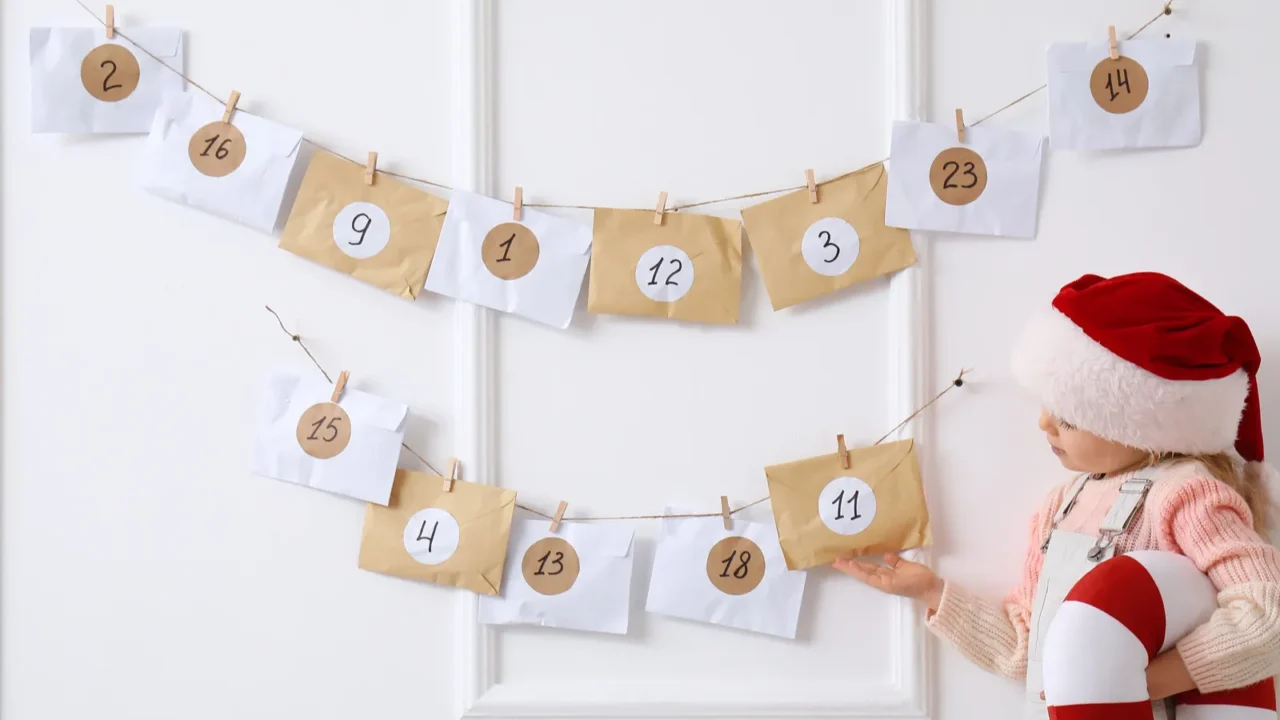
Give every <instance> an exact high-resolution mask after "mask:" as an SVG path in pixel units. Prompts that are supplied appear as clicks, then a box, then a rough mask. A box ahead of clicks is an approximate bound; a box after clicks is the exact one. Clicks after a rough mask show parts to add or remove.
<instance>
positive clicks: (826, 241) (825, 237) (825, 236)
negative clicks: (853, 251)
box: [818, 230, 840, 263]
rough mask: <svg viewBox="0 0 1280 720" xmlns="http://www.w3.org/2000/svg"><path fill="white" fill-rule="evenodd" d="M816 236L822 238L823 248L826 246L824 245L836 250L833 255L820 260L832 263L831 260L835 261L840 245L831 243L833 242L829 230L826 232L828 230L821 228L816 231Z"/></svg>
mask: <svg viewBox="0 0 1280 720" xmlns="http://www.w3.org/2000/svg"><path fill="white" fill-rule="evenodd" d="M818 237H820V238H822V247H824V248H826V247H829V248H834V249H835V251H836V254H835V255H832V256H831V257H829V258H826V259H825V260H823V261H822V262H824V263H833V262H835V261H836V258H838V257H840V246H839V245H837V244H835V243H833V242H831V233H830V232H828V231H826V230H823V231H822V232H820V233H818Z"/></svg>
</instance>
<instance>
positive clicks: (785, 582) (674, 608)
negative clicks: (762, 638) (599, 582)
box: [645, 507, 805, 639]
mask: <svg viewBox="0 0 1280 720" xmlns="http://www.w3.org/2000/svg"><path fill="white" fill-rule="evenodd" d="M689 512H691V511H689V510H681V509H678V508H672V507H668V508H667V509H666V510H665V511H664V513H665V514H682V513H689ZM732 523H733V530H731V531H730V530H725V529H724V522H723V521H722V520H721V519H720V518H718V517H714V518H666V519H664V520H663V521H662V539H661V541H659V543H658V550H657V554H656V555H655V556H654V558H653V576H652V577H651V578H650V580H649V597H648V600H647V601H646V602H645V610H647V611H648V612H652V613H659V614H662V615H670V616H672V617H679V618H686V619H689V620H700V621H702V622H707V623H711V624H713V625H725V626H728V627H733V628H738V629H740V630H750V631H752V632H758V633H765V634H767V635H777V636H779V637H785V638H789V639H795V636H796V624H797V623H798V622H799V620H800V602H801V599H802V598H803V596H804V581H805V573H804V571H803V570H788V569H787V563H786V560H784V559H783V557H782V547H781V546H780V545H779V544H778V533H777V530H775V529H774V527H773V525H765V524H762V523H755V522H747V521H745V520H739V519H737V518H734V519H733V520H732ZM735 538H736V539H735ZM743 538H745V540H746V541H747V542H743V541H742V540H741V539H743ZM722 542H724V543H727V544H728V546H724V545H721V544H720V543H722ZM744 550H745V551H747V552H749V553H750V556H745V557H744V555H743V554H742V553H743V551H744ZM757 551H758V553H759V555H758V556H757V554H756V553H757ZM761 557H763V559H764V567H763V569H762V570H763V572H762V573H761V568H759V566H758V565H756V562H757V561H758V560H759V559H760V558H761ZM739 574H741V575H742V582H745V583H746V584H745V585H743V586H741V587H734V583H735V580H736V576H738V575H739ZM713 577H714V578H715V580H716V581H718V582H722V583H724V584H725V586H726V587H728V589H729V590H730V591H732V592H726V591H724V590H721V589H720V588H718V587H717V586H716V585H715V584H713ZM757 583H758V584H757ZM744 590H745V592H743V591H744ZM733 593H741V594H733Z"/></svg>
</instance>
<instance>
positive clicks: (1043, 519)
mask: <svg viewBox="0 0 1280 720" xmlns="http://www.w3.org/2000/svg"><path fill="white" fill-rule="evenodd" d="M1140 476H1141V477H1146V478H1148V479H1150V480H1152V481H1153V482H1154V484H1153V485H1152V488H1151V492H1150V494H1149V495H1148V496H1147V501H1146V504H1145V506H1144V507H1143V510H1142V511H1141V513H1140V514H1139V516H1138V517H1137V518H1136V519H1135V520H1134V523H1133V525H1131V526H1130V529H1129V532H1127V533H1126V534H1125V535H1124V536H1122V537H1121V538H1120V539H1119V540H1118V541H1117V543H1116V545H1117V552H1121V553H1124V552H1130V551H1133V550H1166V551H1170V552H1176V553H1181V554H1183V555H1186V556H1187V557H1189V558H1191V559H1192V560H1193V561H1195V563H1196V565H1197V566H1198V567H1199V568H1200V569H1201V570H1203V571H1204V572H1205V573H1206V574H1207V575H1208V576H1209V579H1210V580H1212V581H1213V584H1214V586H1215V587H1216V588H1217V589H1218V604H1219V605H1220V609H1219V610H1218V611H1217V612H1215V613H1214V614H1213V616H1212V617H1211V618H1210V619H1209V622H1207V623H1206V624H1205V625H1203V626H1201V627H1200V628H1198V629H1197V630H1195V631H1193V632H1192V633H1191V634H1190V635H1188V636H1187V637H1185V638H1183V639H1182V640H1181V641H1180V642H1179V643H1178V650H1179V652H1180V653H1181V654H1182V658H1183V660H1184V661H1185V662H1186V664H1187V668H1188V669H1189V670H1190V671H1191V677H1192V679H1193V680H1194V681H1195V683H1196V686H1197V687H1198V688H1199V689H1200V690H1201V691H1203V692H1215V691H1218V690H1226V689H1230V688H1237V687H1243V686H1246V685H1252V684H1253V683H1255V682H1259V681H1261V680H1264V679H1266V678H1269V677H1272V676H1274V675H1276V674H1277V673H1280V551H1277V550H1276V548H1275V547H1273V546H1272V545H1270V544H1269V543H1267V542H1266V541H1265V540H1263V539H1262V538H1261V537H1259V536H1258V534H1257V533H1256V532H1254V530H1253V520H1252V517H1251V515H1250V513H1249V509H1248V507H1247V506H1246V505H1245V502H1244V499H1243V498H1241V497H1240V495H1239V494H1237V493H1236V492H1235V491H1233V490H1231V489H1230V488H1229V487H1227V486H1226V485H1224V484H1223V483H1221V482H1219V481H1218V480H1216V479H1214V478H1213V477H1212V476H1211V475H1210V474H1209V473H1208V472H1207V471H1206V470H1205V469H1204V467H1203V466H1202V465H1200V464H1199V463H1197V462H1190V461H1184V462H1181V463H1178V464H1175V465H1167V466H1162V467H1159V468H1152V469H1148V470H1146V471H1143V472H1142V473H1140ZM1132 477H1135V475H1122V476H1117V477H1114V478H1106V479H1102V480H1091V481H1089V482H1088V483H1086V484H1085V487H1084V489H1083V490H1082V491H1081V493H1080V495H1079V497H1078V499H1077V501H1076V506H1075V508H1073V509H1072V511H1071V513H1070V514H1069V515H1067V517H1066V519H1065V520H1064V521H1063V522H1062V524H1061V525H1059V529H1061V530H1068V531H1074V532H1080V533H1088V534H1096V533H1097V531H1098V527H1099V526H1100V525H1101V524H1102V519H1103V518H1104V517H1105V516H1106V514H1107V510H1108V508H1110V506H1111V502H1112V501H1113V500H1115V498H1116V496H1117V495H1118V493H1119V489H1120V484H1121V483H1122V482H1124V481H1125V480H1127V479H1130V478H1132ZM1069 485H1070V484H1069V483H1068V484H1065V485H1063V486H1060V487H1058V488H1055V489H1054V490H1053V491H1052V492H1051V493H1049V497H1048V499H1047V500H1046V501H1045V503H1044V505H1043V506H1041V507H1040V509H1039V510H1037V511H1036V513H1035V514H1034V515H1033V516H1032V518H1031V534H1030V538H1029V539H1028V543H1027V552H1026V556H1025V561H1024V563H1023V568H1022V577H1021V580H1020V581H1019V583H1018V585H1017V587H1015V588H1014V589H1013V592H1011V593H1009V595H1008V596H1007V597H1006V598H1005V600H1004V603H1003V604H1002V605H997V604H995V603H990V602H987V601H985V600H982V599H980V598H978V597H975V596H973V595H971V594H969V593H968V592H966V591H965V590H963V589H962V588H960V587H959V586H957V585H956V584H955V583H952V582H947V583H946V586H945V589H944V590H943V594H942V602H941V603H940V605H939V607H938V611H937V612H936V613H935V614H934V615H933V617H932V618H931V619H930V620H929V627H930V629H931V630H933V632H934V633H936V634H937V635H939V636H940V637H942V638H944V639H946V640H948V641H949V642H951V643H952V644H954V645H955V646H956V648H958V649H959V650H960V652H961V653H963V654H964V655H965V656H966V657H968V658H969V659H970V660H972V661H973V662H975V663H977V664H978V665H979V666H981V667H984V668H986V669H988V670H990V671H992V672H995V673H999V674H1001V675H1004V676H1006V677H1010V678H1015V679H1019V678H1022V677H1024V676H1025V675H1026V672H1027V641H1028V635H1029V625H1030V621H1031V604H1032V601H1033V599H1034V596H1035V592H1036V583H1037V581H1038V580H1039V577H1040V567H1041V564H1042V563H1043V562H1044V556H1043V554H1042V553H1041V551H1040V546H1041V545H1042V544H1043V543H1044V540H1045V538H1047V537H1048V536H1049V530H1050V525H1051V523H1052V522H1053V517H1054V515H1056V514H1057V512H1058V508H1059V506H1060V505H1061V503H1062V498H1063V495H1064V494H1065V493H1066V490H1067V488H1068V487H1069Z"/></svg>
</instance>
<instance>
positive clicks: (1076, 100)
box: [1048, 38, 1200, 150]
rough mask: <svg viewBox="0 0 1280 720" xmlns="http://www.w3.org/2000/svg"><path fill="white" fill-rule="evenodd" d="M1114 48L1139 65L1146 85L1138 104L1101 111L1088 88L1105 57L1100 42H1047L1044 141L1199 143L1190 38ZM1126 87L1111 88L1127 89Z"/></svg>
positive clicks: (1074, 146) (1066, 145) (1085, 145)
mask: <svg viewBox="0 0 1280 720" xmlns="http://www.w3.org/2000/svg"><path fill="white" fill-rule="evenodd" d="M1118 49H1119V51H1120V55H1121V56H1122V57H1127V58H1132V59H1133V60H1135V61H1137V62H1138V63H1139V64H1140V65H1141V66H1142V69H1143V70H1145V71H1146V75H1147V79H1148V85H1149V88H1148V90H1147V95H1146V98H1145V99H1144V100H1143V101H1142V103H1141V104H1140V105H1138V106H1137V108H1135V109H1133V110H1130V111H1129V112H1124V113H1113V112H1108V111H1107V110H1104V109H1103V107H1102V106H1101V105H1099V104H1098V102H1097V101H1096V100H1094V97H1093V94H1092V93H1091V92H1090V89H1089V79H1090V76H1091V75H1092V74H1093V71H1094V68H1096V67H1097V66H1098V63H1100V62H1101V61H1102V60H1103V59H1105V58H1108V57H1109V56H1110V52H1111V50H1110V47H1109V46H1108V44H1107V43H1106V42H1105V41H1103V42H1092V43H1054V44H1052V45H1050V46H1049V55H1048V72H1049V141H1050V142H1051V143H1053V147H1054V148H1055V149H1058V150H1114V149H1118V148H1152V147H1190V146H1194V145H1199V144H1200V78H1199V75H1198V73H1197V70H1196V64H1195V61H1196V43H1195V41H1194V40H1170V39H1167V38H1166V39H1152V40H1143V39H1138V40H1126V41H1122V42H1120V43H1119V45H1118ZM1126 80H1128V78H1126ZM1131 87H1132V86H1131V85H1126V86H1124V87H1119V86H1117V88H1116V89H1117V91H1119V92H1126V91H1128V90H1130V89H1131ZM1108 99H1109V96H1108Z"/></svg>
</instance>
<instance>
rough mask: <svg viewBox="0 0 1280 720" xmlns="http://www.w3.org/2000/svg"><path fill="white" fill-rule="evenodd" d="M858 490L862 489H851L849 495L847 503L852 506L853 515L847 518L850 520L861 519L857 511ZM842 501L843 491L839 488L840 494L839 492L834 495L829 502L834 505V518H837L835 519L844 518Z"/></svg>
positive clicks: (843, 501) (843, 500)
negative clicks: (851, 491) (851, 492)
mask: <svg viewBox="0 0 1280 720" xmlns="http://www.w3.org/2000/svg"><path fill="white" fill-rule="evenodd" d="M860 492H862V491H861V490H854V491H853V495H851V496H850V497H849V504H850V505H852V506H853V516H852V517H850V518H849V519H850V520H861V519H862V514H861V513H859V512H858V493H860ZM844 503H845V499H844V491H843V490H841V491H840V494H839V495H837V496H836V497H835V499H834V500H832V501H831V504H832V505H835V506H836V519H837V520H844V519H845V518H844Z"/></svg>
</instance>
